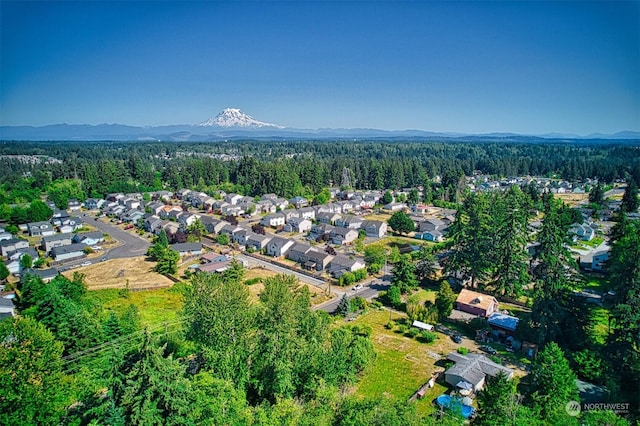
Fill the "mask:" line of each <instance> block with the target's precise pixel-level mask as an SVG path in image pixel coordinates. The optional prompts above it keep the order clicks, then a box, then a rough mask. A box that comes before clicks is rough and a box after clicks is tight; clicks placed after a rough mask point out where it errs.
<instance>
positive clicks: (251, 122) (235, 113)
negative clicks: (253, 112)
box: [198, 108, 284, 129]
mask: <svg viewBox="0 0 640 426" xmlns="http://www.w3.org/2000/svg"><path fill="white" fill-rule="evenodd" d="M198 126H203V127H242V128H249V129H264V128H272V129H284V126H278V125H277V124H271V123H265V122H263V121H258V120H256V119H255V118H253V117H251V116H250V115H248V114H245V113H244V112H242V111H240V110H239V109H237V108H225V109H224V110H222V112H221V113H220V114H218V115H216V116H215V117H213V118H210V119H208V120H207V121H205V122H202V123H200V124H198Z"/></svg>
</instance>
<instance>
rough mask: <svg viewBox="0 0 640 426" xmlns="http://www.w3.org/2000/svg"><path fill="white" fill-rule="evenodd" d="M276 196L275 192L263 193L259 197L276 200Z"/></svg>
mask: <svg viewBox="0 0 640 426" xmlns="http://www.w3.org/2000/svg"><path fill="white" fill-rule="evenodd" d="M277 198H278V196H277V195H276V194H272V193H271V194H264V195H263V196H262V197H260V199H261V200H276V199H277Z"/></svg>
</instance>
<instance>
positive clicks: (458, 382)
mask: <svg viewBox="0 0 640 426" xmlns="http://www.w3.org/2000/svg"><path fill="white" fill-rule="evenodd" d="M447 360H449V361H453V362H455V365H453V366H452V367H450V368H449V369H448V370H447V371H445V372H444V379H445V381H446V382H447V383H448V384H450V385H451V386H453V387H454V388H458V389H464V388H465V387H466V386H467V385H466V384H465V383H467V384H469V385H471V386H472V387H473V390H474V391H476V392H477V391H479V390H481V389H482V388H483V386H484V384H485V381H486V377H487V376H491V377H495V376H497V375H498V374H499V373H500V372H502V373H504V374H505V375H506V376H507V379H511V378H512V377H513V374H514V372H513V370H511V369H510V368H507V367H504V366H502V365H500V364H496V363H495V362H493V361H491V360H490V359H489V358H487V357H486V356H484V355H481V354H474V353H468V354H467V355H462V354H459V353H457V352H451V353H449V355H447Z"/></svg>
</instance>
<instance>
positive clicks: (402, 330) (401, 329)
mask: <svg viewBox="0 0 640 426" xmlns="http://www.w3.org/2000/svg"><path fill="white" fill-rule="evenodd" d="M407 329H408V327H407V326H406V325H404V324H400V325H399V326H398V332H399V333H401V334H404V333H406V332H407Z"/></svg>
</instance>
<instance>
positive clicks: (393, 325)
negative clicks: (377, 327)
mask: <svg viewBox="0 0 640 426" xmlns="http://www.w3.org/2000/svg"><path fill="white" fill-rule="evenodd" d="M395 327H396V324H395V323H394V322H393V321H389V322H388V323H386V324H385V325H384V328H386V329H387V330H393V329H394V328H395Z"/></svg>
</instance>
